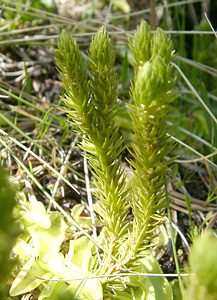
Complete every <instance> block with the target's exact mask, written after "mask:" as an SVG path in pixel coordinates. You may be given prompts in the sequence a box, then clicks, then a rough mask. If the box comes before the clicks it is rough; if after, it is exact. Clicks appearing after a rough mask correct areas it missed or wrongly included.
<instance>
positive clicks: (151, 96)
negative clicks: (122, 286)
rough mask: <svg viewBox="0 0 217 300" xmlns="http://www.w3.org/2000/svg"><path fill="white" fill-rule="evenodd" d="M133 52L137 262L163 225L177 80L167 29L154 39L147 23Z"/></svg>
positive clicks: (132, 242)
mask: <svg viewBox="0 0 217 300" xmlns="http://www.w3.org/2000/svg"><path fill="white" fill-rule="evenodd" d="M143 36H144V37H146V39H145V40H144V39H142V37H143ZM130 48H131V51H132V53H133V59H134V67H135V76H134V81H133V83H132V86H131V95H132V99H133V101H134V104H133V105H131V106H130V117H131V119H132V129H133V134H132V148H131V151H130V152H131V155H132V157H133V159H132V160H131V161H130V163H131V165H132V168H133V174H134V179H133V180H132V199H131V205H132V210H133V215H134V220H133V232H132V235H131V238H130V243H129V248H130V249H131V251H132V256H133V257H137V256H138V255H140V253H143V251H144V250H146V249H147V248H150V244H151V243H150V242H151V241H152V240H153V237H154V233H155V229H156V227H157V226H158V225H159V224H160V223H161V222H162V221H163V215H164V211H165V207H166V203H165V202H166V190H165V189H166V187H165V183H166V180H167V179H166V176H167V174H168V171H169V168H168V164H169V163H170V162H171V161H166V160H165V156H167V155H168V153H169V152H170V151H171V142H170V140H169V138H168V136H167V126H166V119H167V115H168V111H169V104H170V102H171V100H172V99H173V96H174V95H173V93H172V92H171V89H172V87H173V85H174V82H175V81H174V80H172V79H171V65H170V62H171V59H172V51H173V46H172V43H171V40H170V38H169V37H167V36H166V34H165V33H164V31H163V30H161V29H159V28H158V29H157V31H156V32H155V34H154V36H153V38H152V39H151V37H150V29H149V26H148V25H147V24H146V23H144V22H142V23H141V24H140V26H139V28H138V29H137V33H136V35H135V37H134V38H133V39H130ZM145 50H146V53H143V51H145ZM142 255H144V253H143V254H142Z"/></svg>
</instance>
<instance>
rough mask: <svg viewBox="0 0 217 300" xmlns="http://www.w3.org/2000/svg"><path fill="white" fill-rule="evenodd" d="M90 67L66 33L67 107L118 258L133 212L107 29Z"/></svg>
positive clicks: (62, 65)
mask: <svg viewBox="0 0 217 300" xmlns="http://www.w3.org/2000/svg"><path fill="white" fill-rule="evenodd" d="M89 57H90V60H89V63H88V67H89V70H87V66H86V65H85V62H84V59H83V57H82V55H81V52H80V51H79V48H78V45H77V42H76V41H75V40H74V39H72V38H71V37H70V36H69V35H68V34H67V33H66V32H63V33H62V34H61V37H60V40H59V45H58V50H57V51H56V61H57V64H58V67H59V70H60V73H61V77H62V82H63V87H64V88H65V90H66V97H65V100H64V101H65V103H66V105H67V107H68V110H67V111H68V115H69V118H70V120H72V121H73V122H74V124H76V125H77V127H78V128H79V129H80V130H81V133H82V135H83V142H82V145H81V148H82V149H83V150H84V151H85V152H86V155H87V158H88V160H89V164H90V167H91V170H92V174H93V176H94V184H95V187H96V189H95V190H96V197H97V198H98V200H99V206H100V208H99V211H100V215H101V217H102V220H103V224H104V227H105V236H107V238H106V239H105V241H104V242H105V243H106V242H107V247H108V248H109V249H110V252H111V254H113V255H115V256H118V246H119V245H120V243H121V242H122V240H123V239H124V237H125V236H126V233H127V222H126V217H127V213H128V206H129V205H128V200H127V191H126V189H125V176H124V174H123V171H122V170H121V153H122V151H123V149H124V146H123V138H122V137H121V136H120V134H119V129H118V126H117V124H116V119H115V117H116V114H117V79H116V74H115V71H114V54H113V52H112V49H111V40H110V38H109V36H108V33H107V31H106V29H105V28H104V27H102V28H101V29H100V30H99V31H98V33H97V34H96V36H95V37H94V38H93V40H92V42H91V45H90V49H89Z"/></svg>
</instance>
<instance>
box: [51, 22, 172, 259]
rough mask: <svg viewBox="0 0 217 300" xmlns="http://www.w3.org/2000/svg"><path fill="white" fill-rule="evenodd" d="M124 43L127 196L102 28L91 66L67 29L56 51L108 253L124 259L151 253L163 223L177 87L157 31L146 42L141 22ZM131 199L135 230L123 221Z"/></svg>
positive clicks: (110, 60)
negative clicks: (127, 58) (128, 62)
mask: <svg viewBox="0 0 217 300" xmlns="http://www.w3.org/2000/svg"><path fill="white" fill-rule="evenodd" d="M129 45H130V49H131V51H132V53H133V62H134V70H135V78H134V81H133V82H132V87H131V96H132V99H133V101H134V104H133V105H131V106H130V117H131V119H132V128H133V134H132V143H131V149H130V152H131V155H132V157H133V158H132V160H131V161H130V163H131V166H132V170H133V174H134V178H133V180H132V184H131V191H129V190H128V188H127V187H126V180H125V179H126V178H125V175H124V174H123V171H122V170H121V154H122V151H123V149H124V145H123V138H122V137H121V136H120V133H119V128H118V126H117V123H116V116H117V109H118V101H117V79H116V74H115V72H114V54H113V51H112V47H111V40H110V38H109V36H108V33H107V31H106V29H105V27H102V28H101V29H100V30H99V31H98V33H97V34H96V35H95V37H94V38H93V40H92V42H91V45H90V49H89V62H88V66H86V64H85V61H84V59H83V57H82V54H81V52H80V51H79V47H78V45H77V42H76V41H75V40H74V39H73V38H71V37H70V36H69V35H68V34H67V33H66V32H63V33H62V34H61V37H60V40H59V44H58V50H57V51H56V61H57V64H58V68H59V71H60V74H61V77H62V82H63V87H64V89H65V91H66V96H65V98H64V101H65V104H66V106H67V112H68V116H69V119H70V120H71V121H72V122H73V123H74V124H75V125H76V126H77V128H78V129H79V130H80V131H81V133H82V134H83V143H82V145H81V148H82V149H83V150H84V151H86V153H87V157H88V160H89V164H90V166H91V170H92V174H93V176H94V183H95V187H96V197H97V199H98V200H99V202H98V203H99V205H100V215H101V217H102V220H103V224H104V227H105V228H104V230H105V232H106V234H105V237H106V239H105V241H106V243H107V246H109V249H110V250H111V254H112V255H114V256H116V257H122V259H123V260H124V261H125V262H126V256H127V257H128V260H131V259H133V260H134V259H135V258H138V257H140V254H141V253H143V250H145V249H146V247H149V248H150V241H151V240H152V239H153V237H154V232H155V229H156V227H157V226H158V225H159V224H160V223H161V222H162V217H163V212H164V210H165V182H166V175H167V173H168V170H169V168H168V163H169V162H168V161H166V160H165V156H166V155H167V154H168V153H169V152H170V150H171V144H170V141H169V138H168V137H167V127H166V118H167V114H168V107H169V103H170V101H171V100H172V99H173V94H172V92H171V89H172V87H173V85H174V80H171V65H170V61H171V58H172V51H173V46H172V42H171V40H170V38H169V37H167V36H166V34H165V33H164V32H163V31H162V30H161V29H158V30H157V31H156V33H155V34H154V36H153V38H151V33H150V28H149V26H148V25H147V23H145V22H142V23H141V24H140V26H138V28H137V31H136V34H135V37H134V38H132V39H130V41H129ZM129 198H130V205H131V206H132V210H133V215H134V220H133V226H131V225H130V222H127V214H128V208H129ZM129 225H130V228H129ZM123 245H125V252H124V251H123V249H124V247H123ZM119 249H121V251H119ZM129 249H130V250H129ZM119 252H120V253H119ZM141 255H143V256H144V253H143V254H141Z"/></svg>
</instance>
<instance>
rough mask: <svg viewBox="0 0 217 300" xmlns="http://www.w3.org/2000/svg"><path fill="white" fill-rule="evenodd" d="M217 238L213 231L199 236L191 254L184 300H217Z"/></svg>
mask: <svg viewBox="0 0 217 300" xmlns="http://www.w3.org/2000/svg"><path fill="white" fill-rule="evenodd" d="M216 252H217V238H216V236H215V235H214V233H213V232H212V231H208V232H206V233H204V234H203V235H201V236H198V237H197V238H196V239H195V241H194V243H193V246H192V248H191V250H190V254H189V262H188V267H187V268H186V269H187V271H188V273H189V274H190V276H189V277H187V279H186V287H185V291H184V297H183V300H188V299H194V300H202V299H207V300H216V299H217V294H216V291H217V280H216V278H217V256H216Z"/></svg>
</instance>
